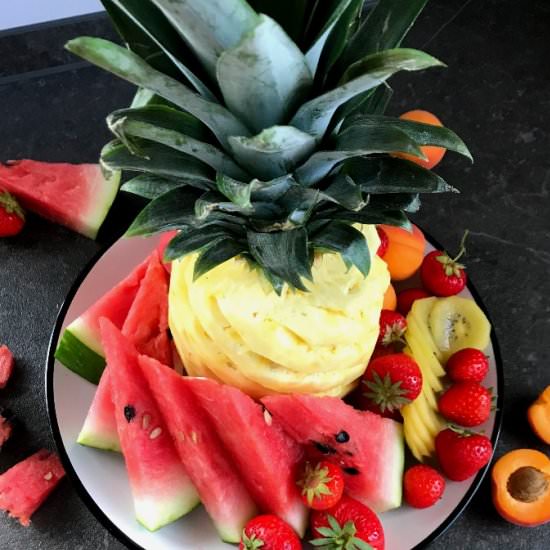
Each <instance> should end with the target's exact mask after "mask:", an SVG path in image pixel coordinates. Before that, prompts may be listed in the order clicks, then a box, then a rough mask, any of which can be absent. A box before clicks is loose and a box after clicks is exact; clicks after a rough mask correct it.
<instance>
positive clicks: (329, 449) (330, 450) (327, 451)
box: [314, 441, 336, 455]
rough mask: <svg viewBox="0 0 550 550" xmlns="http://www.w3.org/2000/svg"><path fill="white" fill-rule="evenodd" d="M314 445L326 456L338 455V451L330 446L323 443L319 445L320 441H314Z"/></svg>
mask: <svg viewBox="0 0 550 550" xmlns="http://www.w3.org/2000/svg"><path fill="white" fill-rule="evenodd" d="M314 444H315V447H317V450H318V451H319V452H320V453H323V454H324V455H333V454H336V449H334V448H333V447H331V446H330V445H323V443H319V442H318V441H314Z"/></svg>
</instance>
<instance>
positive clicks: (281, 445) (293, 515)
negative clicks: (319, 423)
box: [187, 378, 307, 536]
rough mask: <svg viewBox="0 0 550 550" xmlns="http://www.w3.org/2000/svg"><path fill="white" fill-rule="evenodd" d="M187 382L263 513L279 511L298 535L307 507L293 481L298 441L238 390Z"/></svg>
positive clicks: (196, 380)
mask: <svg viewBox="0 0 550 550" xmlns="http://www.w3.org/2000/svg"><path fill="white" fill-rule="evenodd" d="M187 383H188V384H189V386H190V387H191V389H192V390H193V392H194V393H195V395H196V396H197V397H198V398H199V401H200V403H201V406H202V407H203V409H204V410H205V411H207V413H208V414H209V415H210V418H211V419H212V420H213V421H214V425H215V427H216V430H217V432H218V435H219V436H220V439H221V440H222V442H223V443H224V445H225V447H226V448H227V449H228V451H229V453H230V456H231V458H232V459H233V461H234V463H235V465H236V467H237V468H238V470H239V473H240V475H241V476H242V478H243V480H244V482H245V484H246V485H247V487H248V490H249V491H250V494H251V495H252V498H254V500H255V501H256V503H257V504H258V506H259V507H260V509H261V510H262V512H265V513H272V514H275V515H277V516H279V517H280V518H281V519H283V520H284V521H286V522H287V523H288V524H289V525H290V526H292V528H293V529H294V530H295V531H296V532H297V533H298V534H299V535H300V536H303V535H304V532H305V529H306V524H307V510H306V508H305V506H304V505H303V503H302V500H301V498H300V493H299V491H298V488H297V485H296V474H297V467H298V464H299V462H300V461H301V459H302V449H301V448H300V446H299V445H297V444H296V443H295V442H294V441H293V440H292V439H291V438H290V437H288V436H287V435H286V433H285V432H284V431H283V430H282V429H281V427H280V426H279V425H278V423H277V421H273V419H271V417H269V416H268V415H264V411H263V408H262V406H261V405H260V404H258V403H256V402H255V401H253V400H252V399H251V398H250V397H249V396H248V395H246V394H244V393H243V392H241V391H240V390H238V389H236V388H233V387H231V386H225V385H221V384H218V383H217V382H214V381H213V380H208V379H206V378H188V379H187Z"/></svg>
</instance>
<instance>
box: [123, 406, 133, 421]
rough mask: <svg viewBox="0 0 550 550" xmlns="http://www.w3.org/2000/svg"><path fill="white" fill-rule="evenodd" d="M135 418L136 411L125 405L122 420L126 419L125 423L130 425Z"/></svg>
mask: <svg viewBox="0 0 550 550" xmlns="http://www.w3.org/2000/svg"><path fill="white" fill-rule="evenodd" d="M135 416H136V409H134V407H132V405H126V407H124V418H126V421H127V422H128V423H130V422H131V421H132V420H133V418H134V417H135Z"/></svg>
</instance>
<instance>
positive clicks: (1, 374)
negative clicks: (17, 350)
mask: <svg viewBox="0 0 550 550" xmlns="http://www.w3.org/2000/svg"><path fill="white" fill-rule="evenodd" d="M14 363H15V362H14V360H13V355H12V353H11V351H10V349H9V348H8V346H0V389H4V388H5V387H6V385H7V384H8V380H9V379H10V377H11V375H12V373H13V366H14Z"/></svg>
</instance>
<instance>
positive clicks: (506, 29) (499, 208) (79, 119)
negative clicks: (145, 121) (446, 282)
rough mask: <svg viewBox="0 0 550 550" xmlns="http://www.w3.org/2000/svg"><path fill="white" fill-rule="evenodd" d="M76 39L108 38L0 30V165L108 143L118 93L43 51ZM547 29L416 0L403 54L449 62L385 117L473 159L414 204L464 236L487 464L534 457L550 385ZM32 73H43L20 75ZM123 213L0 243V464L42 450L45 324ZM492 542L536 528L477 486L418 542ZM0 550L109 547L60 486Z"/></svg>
mask: <svg viewBox="0 0 550 550" xmlns="http://www.w3.org/2000/svg"><path fill="white" fill-rule="evenodd" d="M4 9H5V8H4ZM80 33H86V34H98V35H102V36H112V31H111V30H110V28H109V27H108V26H107V25H106V23H105V20H104V18H103V17H101V16H100V17H98V18H92V19H87V20H84V21H79V22H78V23H76V24H74V25H73V26H71V25H68V24H67V23H63V24H62V25H59V26H49V27H48V28H47V29H43V30H41V31H40V30H38V31H37V30H33V31H32V32H30V33H21V32H19V33H10V34H9V35H8V34H6V33H4V34H3V35H0V120H1V121H2V123H1V125H0V160H7V159H12V158H21V157H30V158H35V159H40V160H49V161H73V162H90V161H92V162H93V161H95V160H96V159H97V155H98V152H99V149H100V147H101V145H102V144H103V143H104V142H105V141H106V140H107V139H108V132H107V131H106V129H105V127H104V124H103V120H104V117H105V115H106V114H107V113H109V112H110V111H111V110H113V109H114V108H116V107H120V106H122V105H125V104H127V103H128V102H129V100H130V98H131V96H132V90H131V88H130V86H128V85H127V84H125V83H123V82H121V81H119V80H116V79H115V78H112V77H110V76H109V75H107V74H104V73H102V72H101V71H99V70H96V69H94V68H90V67H83V66H81V65H74V62H75V60H74V59H71V58H70V57H68V56H67V55H66V54H64V53H63V52H62V51H61V50H60V49H59V48H60V45H61V44H62V42H63V41H65V40H66V39H67V38H69V37H71V36H73V35H76V34H80ZM549 33H550V4H549V3H548V2H547V1H545V0H522V1H521V2H517V1H512V0H477V1H473V0H467V1H462V0H461V1H458V0H432V2H431V3H430V4H429V5H428V7H427V9H426V11H425V13H424V14H423V15H422V17H421V19H420V21H419V23H418V25H417V27H416V28H415V29H414V31H413V32H412V33H411V35H410V38H409V40H408V45H412V46H416V47H420V48H425V49H426V50H427V51H428V52H430V53H431V54H433V55H435V56H437V57H439V58H441V59H442V60H444V61H445V62H447V63H448V65H449V68H448V69H446V70H442V71H434V72H427V73H425V74H415V75H406V77H399V78H396V79H395V80H394V82H395V85H396V88H397V89H398V93H397V94H396V96H395V97H394V100H393V104H392V106H391V111H392V112H393V113H395V114H397V113H400V112H402V111H403V110H405V109H410V108H416V107H420V108H426V109H429V110H431V111H434V112H435V113H438V114H440V116H441V118H442V119H443V121H444V122H445V123H446V124H448V125H449V126H450V127H452V128H453V129H454V130H456V131H457V132H458V133H459V134H460V135H461V136H462V137H463V138H464V139H465V140H466V141H467V143H468V144H469V146H470V148H471V150H472V152H473V154H474V156H475V159H476V162H475V164H474V165H472V166H470V165H468V164H467V163H466V162H465V161H464V160H463V159H460V158H457V157H453V156H448V158H446V159H445V162H444V163H443V165H442V166H441V169H440V170H439V171H440V173H441V174H442V175H443V176H444V177H445V178H446V179H448V180H449V181H450V182H452V183H453V184H454V185H456V186H457V187H459V188H460V189H461V190H462V191H463V194H462V195H457V196H448V197H445V198H441V197H435V198H430V199H427V200H426V201H425V209H424V211H423V212H422V214H421V215H420V216H418V221H419V222H420V223H421V224H423V225H424V226H425V227H427V228H428V229H429V230H430V232H431V233H433V234H434V235H435V236H436V237H437V239H438V240H440V241H441V242H443V244H444V245H446V246H448V247H450V248H452V247H455V246H456V245H457V243H458V241H459V239H460V236H461V234H462V232H463V230H464V229H465V228H469V229H470V231H471V239H470V243H469V248H468V251H469V255H468V258H467V263H468V268H469V273H470V276H471V278H472V280H473V281H474V282H475V284H476V286H477V288H478V290H479V292H480V294H481V296H482V297H483V299H484V301H485V303H486V305H487V307H488V309H489V311H490V313H491V315H492V317H493V321H494V324H495V328H496V331H497V334H498V337H499V340H500V344H501V347H502V354H503V357H504V368H505V388H506V400H505V407H504V416H505V417H504V426H503V431H502V436H501V440H500V443H499V446H498V448H497V451H496V455H497V456H500V455H501V454H503V453H504V452H506V451H508V450H511V449H513V448H518V447H534V448H538V449H540V450H543V451H545V452H547V453H548V452H549V450H550V449H548V448H547V447H545V446H543V445H541V444H539V443H538V442H537V441H536V439H535V437H534V436H533V435H532V434H531V432H530V431H529V429H528V427H527V424H526V422H525V410H526V407H527V406H528V404H529V403H530V402H531V400H533V399H534V398H535V397H536V394H537V393H538V391H539V390H540V389H542V388H543V387H544V386H546V385H548V384H550V370H549V369H548V362H549V360H550V339H549V338H548V337H547V334H548V331H549V329H550V284H549V283H548V278H549V276H550V246H549V242H550V147H549V145H550V63H549V62H548V60H549V59H550V40H549ZM67 63H69V64H70V65H65V64H67ZM44 68H50V69H53V70H54V71H57V72H55V73H54V74H50V75H48V74H44V73H40V72H39V73H36V72H35V71H41V70H42V69H44ZM29 71H31V72H30V73H29ZM131 209H132V205H131V204H130V203H129V202H128V201H127V199H123V198H121V199H120V200H118V202H117V204H116V207H115V208H114V210H113V211H112V213H111V214H110V217H109V220H108V223H107V226H106V227H105V228H104V230H103V231H102V233H101V239H100V241H101V242H100V243H96V242H93V241H90V240H87V239H85V238H83V237H80V236H78V235H76V234H73V233H71V232H69V231H67V230H65V229H63V228H60V227H57V226H54V225H51V224H49V223H47V222H44V221H42V220H40V219H37V218H34V217H32V216H31V217H30V220H29V223H28V226H27V229H26V231H25V232H24V233H23V234H22V235H21V236H19V237H17V238H15V239H11V240H3V241H0V342H4V343H6V344H8V345H9V346H10V347H11V348H12V349H13V351H14V353H15V355H16V357H17V360H18V363H17V372H16V374H15V376H14V378H13V380H12V381H11V383H10V385H9V386H8V388H7V389H5V390H0V405H2V406H7V407H9V408H10V409H12V411H13V412H15V413H16V414H17V415H18V417H19V418H20V419H21V426H20V429H19V430H18V432H17V433H16V435H15V436H14V438H13V440H12V441H10V442H9V443H8V444H7V445H6V447H5V448H4V449H3V450H2V453H1V454H0V471H3V470H4V469H6V468H7V467H9V466H10V465H12V464H13V463H15V462H16V461H17V460H19V459H21V458H23V457H24V456H26V455H27V454H29V453H30V452H31V451H33V450H36V449H37V448H39V447H41V446H46V447H50V448H53V442H52V440H51V436H50V433H49V426H48V420H47V416H46V408H45V400H44V382H43V380H44V376H43V375H44V363H45V359H46V350H47V344H48V339H49V335H50V332H51V329H52V326H53V323H54V320H55V316H56V313H57V311H58V308H59V307H60V305H61V303H62V301H63V299H64V297H65V295H66V293H67V291H68V290H69V288H70V286H71V284H72V281H73V280H74V279H75V278H76V276H77V275H78V273H79V271H80V270H81V269H82V267H83V266H84V265H85V264H86V262H87V260H88V259H89V258H91V257H92V256H93V255H94V253H95V252H96V251H98V250H99V249H100V247H101V246H102V244H106V243H108V242H110V241H111V240H112V239H114V238H115V237H116V235H117V234H118V232H119V231H120V229H121V228H122V227H123V226H124V223H125V220H127V219H128V218H129V216H130V215H131V212H130V210H131ZM499 546H506V547H507V548H508V549H511V550H516V549H517V550H521V549H529V550H531V549H534V550H545V549H547V548H550V526H545V527H540V528H537V529H521V528H518V527H514V526H512V525H510V524H507V523H506V522H504V521H503V520H501V519H500V518H499V517H498V516H497V514H496V512H495V511H494V510H493V507H492V504H491V500H490V490H489V484H488V483H487V481H486V482H485V483H484V484H483V486H482V487H481V489H480V491H479V492H478V494H477V495H476V497H475V498H474V500H473V501H472V503H471V505H470V506H469V508H468V509H467V511H466V512H465V513H464V514H463V516H462V517H461V518H460V519H459V520H457V522H456V523H455V524H454V526H453V527H452V528H451V529H449V531H448V532H447V533H446V534H444V535H443V536H442V537H441V538H440V539H438V540H437V541H436V542H435V543H433V544H432V545H431V546H430V548H433V549H434V550H435V549H448V548H451V549H478V548H479V549H492V548H497V547H499ZM0 548H2V549H13V550H29V549H35V548H36V549H38V548H44V549H55V550H57V549H59V550H84V549H86V550H88V549H108V550H113V549H118V548H122V545H121V544H120V543H119V542H117V541H116V540H114V539H113V538H112V537H111V536H110V535H109V534H108V533H107V532H106V531H105V530H104V529H103V527H101V525H100V524H99V523H97V522H96V520H95V519H94V518H93V516H92V515H91V514H90V513H89V512H88V511H87V509H86V507H85V506H84V504H82V503H81V502H80V500H79V499H78V497H77V495H76V494H75V492H74V491H73V490H72V488H71V486H70V484H69V483H68V482H64V483H63V485H62V486H61V487H60V488H59V490H58V491H57V492H56V493H55V494H54V495H52V497H51V498H50V500H49V501H48V503H47V505H46V506H45V507H44V508H43V509H42V510H40V511H39V512H38V513H37V514H36V515H35V517H34V518H33V524H32V527H31V528H29V529H24V528H22V527H20V526H18V525H17V524H16V523H14V522H13V521H10V520H8V519H7V518H5V517H0ZM388 550H391V549H388Z"/></svg>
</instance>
